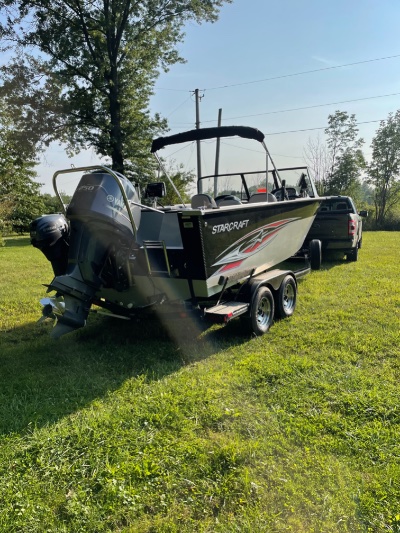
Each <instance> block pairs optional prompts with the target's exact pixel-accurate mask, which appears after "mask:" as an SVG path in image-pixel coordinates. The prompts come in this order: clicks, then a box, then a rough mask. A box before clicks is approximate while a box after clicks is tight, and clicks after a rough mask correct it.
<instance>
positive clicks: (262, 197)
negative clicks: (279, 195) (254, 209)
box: [249, 192, 278, 204]
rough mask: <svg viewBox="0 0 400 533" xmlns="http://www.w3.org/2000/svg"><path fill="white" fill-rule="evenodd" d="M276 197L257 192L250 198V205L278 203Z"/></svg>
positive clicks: (267, 193)
mask: <svg viewBox="0 0 400 533" xmlns="http://www.w3.org/2000/svg"><path fill="white" fill-rule="evenodd" d="M277 201H278V200H277V199H276V196H274V195H273V194H271V193H270V192H256V193H254V194H252V195H251V196H250V198H249V204H254V203H256V202H277Z"/></svg>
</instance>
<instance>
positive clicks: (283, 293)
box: [275, 276, 297, 318]
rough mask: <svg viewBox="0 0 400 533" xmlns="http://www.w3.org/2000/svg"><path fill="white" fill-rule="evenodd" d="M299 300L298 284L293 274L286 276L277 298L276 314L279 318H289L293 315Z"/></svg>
mask: <svg viewBox="0 0 400 533" xmlns="http://www.w3.org/2000/svg"><path fill="white" fill-rule="evenodd" d="M296 301H297V285H296V282H295V280H294V279H293V277H292V276H286V277H285V278H284V279H283V281H282V283H281V286H280V287H279V290H278V291H277V293H276V299H275V315H276V316H277V317H278V318H287V317H289V316H292V315H293V313H294V310H295V307H296Z"/></svg>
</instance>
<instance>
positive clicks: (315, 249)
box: [309, 239, 322, 270]
mask: <svg viewBox="0 0 400 533" xmlns="http://www.w3.org/2000/svg"><path fill="white" fill-rule="evenodd" d="M309 253H310V266H311V269H312V270H319V269H320V268H321V263H322V247H321V241H320V240H319V239H313V240H312V241H310V245H309Z"/></svg>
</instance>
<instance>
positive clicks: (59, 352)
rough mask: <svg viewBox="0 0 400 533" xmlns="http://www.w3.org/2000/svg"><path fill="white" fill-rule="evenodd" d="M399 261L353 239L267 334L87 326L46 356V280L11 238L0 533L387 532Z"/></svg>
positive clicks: (42, 268) (395, 436)
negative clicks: (353, 253)
mask: <svg viewBox="0 0 400 533" xmlns="http://www.w3.org/2000/svg"><path fill="white" fill-rule="evenodd" d="M399 248H400V233H394V232H393V233H365V234H364V238H363V248H362V250H361V251H360V254H359V261H358V262H357V263H346V262H345V261H342V260H339V261H333V262H329V263H325V264H324V265H323V268H322V270H320V271H316V272H312V273H311V274H310V275H309V276H307V277H306V278H305V279H304V280H302V281H301V283H300V287H299V299H298V306H297V309H296V312H295V314H294V316H293V317H292V318H291V319H289V320H284V321H280V322H277V323H275V324H274V325H273V327H272V328H271V330H270V332H269V333H268V334H267V335H265V336H264V337H258V338H255V337H251V336H249V335H248V334H246V332H245V331H243V330H242V329H241V325H240V321H232V323H230V324H229V325H228V326H227V327H225V328H220V327H216V326H214V327H212V328H209V329H206V330H204V331H201V332H197V333H196V334H194V333H193V329H191V330H190V331H189V335H184V336H179V334H180V333H181V332H182V330H183V329H184V328H183V327H181V324H180V325H179V327H175V328H173V329H172V330H168V328H167V327H166V326H163V325H162V323H161V322H159V321H157V320H153V321H151V322H147V323H143V322H134V323H130V322H129V323H126V322H123V321H115V320H112V319H106V318H104V317H99V316H97V315H94V316H91V317H90V320H89V324H88V326H87V327H86V328H85V329H83V330H80V331H78V332H75V333H73V334H71V335H69V336H66V337H64V338H62V339H60V340H58V341H54V340H52V339H51V338H50V337H49V332H50V328H51V325H50V324H46V323H42V324H37V323H36V320H37V318H38V317H39V316H40V312H41V309H40V305H39V303H38V302H39V299H40V298H41V297H42V296H43V295H44V293H45V288H44V287H42V286H41V284H42V283H48V282H50V281H51V278H52V275H51V268H50V265H49V264H48V263H47V261H46V259H45V258H44V257H43V256H42V255H41V254H40V252H39V251H38V250H34V249H33V248H31V247H30V246H29V243H28V240H27V239H26V238H25V239H24V238H21V239H9V240H8V241H7V244H6V246H5V247H4V248H0V273H1V276H0V531H1V532H2V531H4V532H24V533H26V532H35V533H36V532H51V533H53V532H73V533H76V532H93V533H95V532H96V533H97V532H124V533H127V532H130V533H137V532H138V533H141V532H143V533H144V532H146V533H158V532H160V533H162V532H168V533H173V532H177V533H178V532H179V533H180V532H193V533H195V532H196V533H197V532H221V533H225V532H246V533H247V532H248V533H250V532H252V533H253V532H286V531H293V532H296V533H302V532H304V533H310V532H315V533H321V532H349V533H357V532H374V533H381V532H397V533H399V532H400V504H399V502H400V439H399V434H400V407H399V405H400V388H399V381H400V357H399V356H400V348H399V346H400V338H399V336H400V334H399V331H400V326H399V325H400V320H399V318H400V291H399V285H398V283H399V282H398V280H399V278H400V261H399ZM182 326H183V325H182Z"/></svg>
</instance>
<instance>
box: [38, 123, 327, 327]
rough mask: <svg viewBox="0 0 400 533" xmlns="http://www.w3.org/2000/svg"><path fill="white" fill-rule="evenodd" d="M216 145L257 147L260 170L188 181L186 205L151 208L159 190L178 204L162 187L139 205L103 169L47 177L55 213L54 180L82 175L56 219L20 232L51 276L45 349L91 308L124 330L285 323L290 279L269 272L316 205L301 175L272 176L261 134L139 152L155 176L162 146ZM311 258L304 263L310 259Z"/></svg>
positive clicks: (210, 131) (123, 182)
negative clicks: (168, 314)
mask: <svg viewBox="0 0 400 533" xmlns="http://www.w3.org/2000/svg"><path fill="white" fill-rule="evenodd" d="M225 137H240V138H244V139H249V140H253V141H256V142H258V143H259V146H261V147H262V148H263V151H264V152H265V159H264V160H265V164H264V165H263V168H262V169H261V170H258V171H251V172H242V171H239V172H233V173H231V172H230V173H225V174H219V173H218V172H215V173H213V174H212V175H207V176H200V178H199V179H198V181H197V191H194V194H193V195H192V196H191V199H190V201H189V202H184V201H183V199H182V198H180V200H179V203H176V204H173V205H162V204H163V201H162V200H163V198H164V197H165V191H166V187H172V188H173V189H174V190H175V192H176V194H177V196H178V197H179V196H180V195H179V191H178V189H177V188H176V187H175V185H174V183H173V181H172V180H171V179H170V178H168V177H167V178H166V180H165V181H152V182H150V183H148V185H147V187H146V190H145V191H144V195H143V196H144V199H143V200H142V199H141V192H140V190H139V188H138V187H137V186H135V185H134V184H133V183H131V182H130V181H129V180H128V179H127V178H125V177H124V176H123V175H121V174H119V173H117V172H115V171H113V170H111V169H109V168H107V167H105V166H103V165H98V166H90V167H81V168H72V169H66V170H60V171H57V172H56V173H55V174H54V176H53V186H54V190H55V192H56V194H57V196H58V197H59V198H60V201H61V204H62V199H61V195H60V193H59V190H58V176H59V175H60V174H68V173H71V172H78V173H81V174H82V176H81V179H80V182H79V184H78V186H77V188H76V190H75V192H74V194H73V196H72V199H71V201H70V203H69V204H68V205H63V204H62V209H63V213H60V214H52V215H44V216H42V217H40V218H38V219H36V220H34V221H33V222H32V224H31V242H32V244H33V246H35V247H37V248H39V249H40V250H41V251H42V252H43V253H44V254H45V256H46V257H47V259H48V260H49V261H51V264H52V267H53V271H54V279H53V280H52V281H51V283H50V284H49V285H48V292H54V293H55V294H54V295H53V296H51V297H49V298H45V299H43V300H42V304H43V305H44V309H43V313H44V316H45V317H47V316H48V317H52V318H56V325H55V328H54V329H53V333H52V335H53V336H54V337H59V336H61V335H63V334H65V333H68V332H70V331H74V330H76V329H78V328H80V327H82V326H84V325H85V323H86V320H87V317H88V313H89V311H90V309H91V307H92V306H93V305H95V306H100V307H101V308H104V309H106V310H107V311H108V312H109V313H110V314H112V315H113V316H120V317H124V318H130V317H131V316H133V315H135V314H137V313H138V312H140V311H143V310H145V309H148V308H150V307H152V308H154V307H157V306H161V305H163V306H170V307H171V308H173V306H174V305H177V306H184V307H190V308H191V309H201V312H202V314H205V315H207V316H209V317H214V318H215V317H219V316H220V317H222V320H223V321H225V322H226V321H228V320H230V318H233V317H234V316H237V315H240V314H243V315H244V316H245V317H246V316H247V317H248V319H249V323H250V325H251V328H252V329H253V331H254V332H255V333H256V334H262V333H264V332H265V331H266V330H267V329H268V328H269V326H270V324H271V322H272V319H273V316H274V314H280V315H281V316H289V315H290V314H291V313H292V311H293V309H294V304H295V300H296V290H297V281H296V280H297V278H296V272H295V271H293V270H292V269H288V268H282V266H281V265H282V263H283V262H285V261H286V260H287V259H288V258H290V257H293V256H295V255H296V253H298V251H299V250H300V249H301V247H302V244H303V242H304V239H305V236H306V235H307V233H308V231H309V229H310V227H311V224H312V222H313V220H314V217H315V215H316V212H317V210H318V207H319V204H320V202H321V200H322V198H319V197H318V194H317V192H316V189H315V186H314V184H313V182H312V180H311V179H310V177H309V175H308V173H307V169H306V168H305V167H299V168H285V169H277V168H276V167H275V164H274V163H273V161H272V158H271V156H270V153H269V151H268V149H267V146H266V144H265V142H264V134H263V133H262V132H261V131H259V130H257V129H255V128H250V127H245V126H225V127H218V128H204V129H197V130H192V131H188V132H184V133H180V134H177V135H171V136H169V137H160V138H158V139H155V140H154V141H153V144H152V147H151V151H152V152H153V153H154V154H155V156H156V158H157V160H158V162H159V164H160V166H162V159H161V158H160V157H159V156H158V153H157V152H158V151H159V150H161V149H162V148H164V147H165V146H167V145H171V144H177V143H185V142H194V141H196V142H200V141H203V140H207V139H220V138H225ZM165 174H166V173H164V172H163V176H164V175H165ZM312 248H313V250H311V255H312V254H314V262H315V261H316V260H315V257H316V256H318V253H320V249H319V251H318V245H317V246H315V243H313V244H312ZM317 262H318V260H317ZM266 291H267V293H266ZM227 295H228V300H226V298H225V296H227ZM224 298H225V299H224ZM166 308H167V309H168V307H166ZM221 309H222V310H221Z"/></svg>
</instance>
